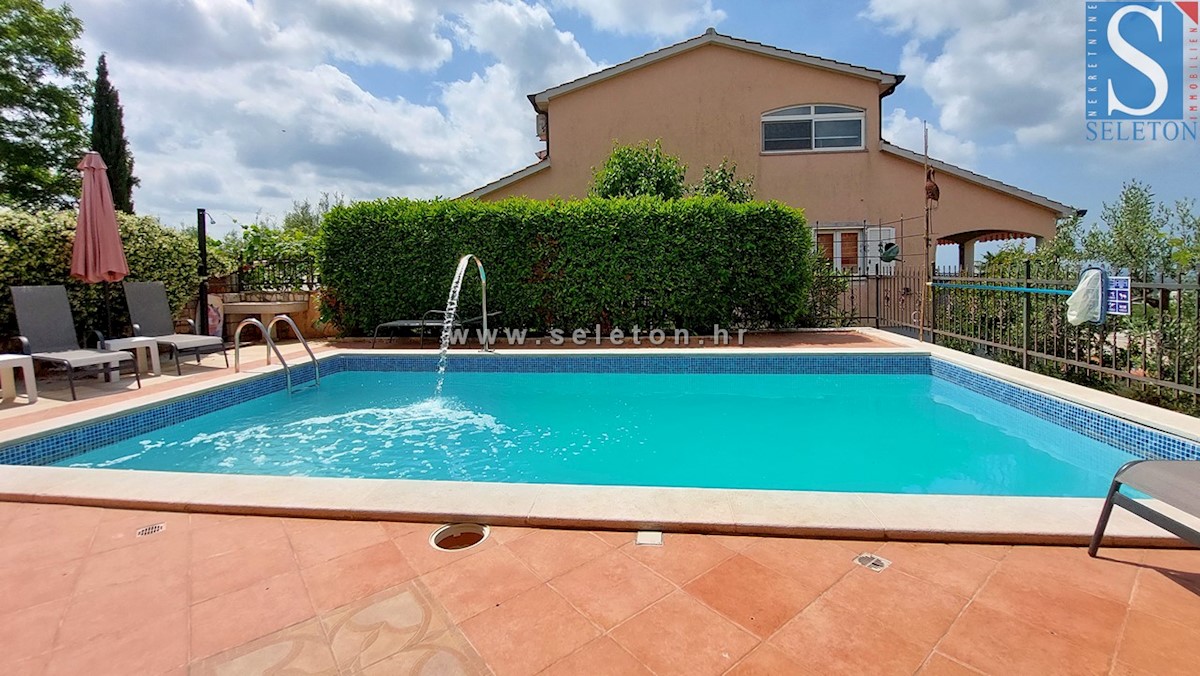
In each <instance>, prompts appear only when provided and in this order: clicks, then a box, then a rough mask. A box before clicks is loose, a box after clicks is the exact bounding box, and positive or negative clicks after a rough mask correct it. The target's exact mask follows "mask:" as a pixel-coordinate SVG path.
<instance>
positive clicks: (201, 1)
mask: <svg viewBox="0 0 1200 676" xmlns="http://www.w3.org/2000/svg"><path fill="white" fill-rule="evenodd" d="M46 2H47V4H49V5H54V4H57V3H56V2H54V1H53V0H46ZM70 4H71V6H72V8H73V9H74V11H75V12H76V14H77V15H78V16H79V17H80V18H81V19H82V20H83V22H84V27H85V34H84V39H83V47H84V49H85V51H86V53H87V58H88V60H89V63H90V64H91V67H93V68H94V64H95V60H96V59H97V58H98V57H99V55H100V54H101V53H107V55H108V62H109V69H110V77H111V79H112V81H113V83H114V85H115V86H116V87H117V88H118V90H119V91H120V95H121V102H122V104H123V105H124V109H125V127H126V131H127V135H128V137H129V141H130V145H131V148H132V151H133V155H134V158H135V161H136V165H135V174H136V175H137V176H138V177H139V178H140V179H141V186H140V187H139V188H138V189H137V190H136V192H135V194H134V200H135V206H136V209H137V211H138V212H139V213H142V214H153V215H157V216H159V217H160V218H162V220H163V221H164V222H166V223H168V224H171V225H184V224H192V223H194V222H195V210H196V208H197V207H204V208H206V209H208V211H209V213H210V214H211V215H212V216H213V217H215V218H216V224H215V226H210V228H211V229H212V230H216V232H217V234H220V233H221V232H223V231H227V230H230V229H232V228H235V227H236V224H237V223H248V222H252V221H253V220H254V219H255V218H256V216H259V217H261V216H265V215H273V216H275V217H281V216H282V214H283V213H285V212H286V211H287V210H288V209H289V208H290V206H291V205H292V202H293V201H294V200H304V199H309V200H313V201H315V200H317V199H318V198H319V197H320V195H321V194H322V193H323V192H329V193H340V194H342V195H344V196H345V197H346V198H347V199H350V200H358V199H374V198H378V197H387V196H406V197H419V198H424V197H435V196H443V197H455V196H458V195H460V194H463V193H465V192H468V191H470V190H472V189H474V188H476V187H479V186H481V185H483V184H485V183H488V182H490V181H492V180H494V179H496V178H499V177H501V176H503V175H505V174H508V173H510V172H512V171H514V170H516V169H519V168H521V167H524V166H526V165H528V164H531V163H532V162H534V161H536V158H535V156H534V153H535V152H536V151H537V150H538V149H539V148H540V147H541V144H540V142H539V141H538V140H537V139H536V138H535V135H534V134H535V129H534V116H533V111H532V108H531V107H530V105H529V102H528V100H527V99H526V94H529V93H533V92H537V91H540V90H542V89H545V88H548V87H551V86H554V85H556V84H559V83H562V82H566V81H568V80H571V79H574V78H576V77H579V76H581V75H585V74H587V73H589V72H592V71H595V70H597V69H599V68H602V67H604V66H607V65H612V64H615V63H619V62H622V61H626V60H628V59H631V58H634V57H637V56H639V55H641V54H644V53H646V52H648V51H652V50H654V49H658V48H660V47H663V46H666V45H669V44H672V43H674V42H678V41H680V40H683V39H686V38H689V37H693V36H695V35H699V34H701V33H703V32H704V30H705V28H707V27H709V26H713V27H715V28H716V29H717V30H718V31H719V32H721V33H725V34H728V35H733V36H736V37H741V38H745V39H748V40H753V41H757V42H763V43H766V44H769V45H774V46H777V47H782V48H785V49H789V50H794V51H800V52H805V53H809V54H814V55H817V56H822V57H827V58H832V59H837V60H841V61H847V62H850V63H854V64H858V65H862V66H867V67H870V68H876V69H881V70H885V71H890V72H897V73H904V74H905V75H907V79H906V80H905V82H904V83H903V84H902V85H901V86H900V87H899V89H898V90H897V91H896V93H894V94H893V95H891V96H889V97H887V98H885V99H884V102H883V110H884V130H883V135H884V137H885V138H887V139H889V140H890V141H892V142H894V143H897V144H898V145H901V146H905V147H909V148H913V149H917V150H919V149H920V146H921V125H922V121H923V120H926V121H928V123H929V125H930V154H931V155H933V156H935V157H938V158H939V159H943V160H945V161H948V162H951V163H954V164H958V165H960V166H963V167H965V168H968V169H970V170H972V171H976V172H979V173H982V174H984V175H987V176H990V177H993V178H996V179H999V180H1001V181H1004V182H1006V183H1010V184H1014V185H1017V186H1020V187H1022V188H1025V189H1028V190H1030V191H1032V192H1035V193H1038V194H1041V195H1045V196H1047V197H1050V198H1052V199H1054V200H1057V201H1059V202H1064V203H1067V204H1071V205H1073V206H1076V207H1079V208H1085V209H1088V210H1089V211H1090V212H1091V217H1090V218H1089V220H1096V217H1098V215H1099V213H1100V209H1101V205H1102V203H1103V202H1104V201H1112V200H1113V199H1114V198H1115V197H1116V195H1117V193H1118V192H1119V191H1120V189H1121V185H1122V183H1123V182H1125V181H1128V180H1129V179H1131V178H1138V179H1140V180H1142V181H1145V182H1147V183H1149V184H1150V185H1151V186H1152V187H1153V189H1154V190H1155V192H1156V193H1157V195H1158V196H1159V197H1160V198H1161V199H1163V200H1167V201H1174V200H1176V199H1181V198H1194V197H1200V187H1198V185H1197V180H1196V176H1197V173H1196V160H1197V159H1200V151H1198V149H1200V145H1197V144H1171V143H1166V142H1159V143H1149V142H1146V143H1137V144H1119V143H1096V142H1088V141H1086V140H1085V139H1084V127H1083V123H1084V117H1083V116H1084V93H1083V87H1084V84H1083V83H1084V62H1083V58H1084V49H1083V44H1084V41H1083V25H1084V2H1083V0H938V1H935V0H837V1H824V2H818V1H816V0H728V1H724V0H482V1H481V0H303V1H296V0H253V2H250V1H248V0H74V1H73V2H71V3H70ZM800 206H802V205H800Z"/></svg>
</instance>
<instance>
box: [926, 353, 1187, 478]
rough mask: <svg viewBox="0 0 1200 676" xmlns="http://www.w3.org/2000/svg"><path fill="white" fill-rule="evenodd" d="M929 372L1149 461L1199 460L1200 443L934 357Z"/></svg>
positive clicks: (936, 376) (930, 359) (931, 359)
mask: <svg viewBox="0 0 1200 676" xmlns="http://www.w3.org/2000/svg"><path fill="white" fill-rule="evenodd" d="M929 362H930V363H929V367H930V372H931V373H932V374H933V376H934V377H935V378H941V379H943V380H947V381H949V382H952V383H954V384H956V385H959V386H961V387H965V388H967V389H968V390H971V391H972V392H977V393H979V394H982V395H984V396H986V397H990V398H992V399H995V400H996V401H999V402H1001V403H1004V404H1008V405H1009V406H1012V407H1013V408H1016V409H1018V410H1021V411H1024V412H1026V413H1029V414H1030V415H1034V416H1037V417H1039V418H1041V419H1042V420H1046V421H1049V422H1052V423H1054V424H1056V425H1060V426H1062V427H1066V428H1067V429H1069V430H1072V431H1074V432H1076V433H1078V434H1082V435H1084V436H1086V437H1090V438H1092V439H1095V440H1096V441H1100V442H1103V443H1106V444H1108V445H1109V446H1114V447H1116V448H1119V449H1121V450H1122V451H1125V452H1126V453H1131V454H1133V455H1136V456H1138V457H1139V458H1147V459H1150V460H1200V444H1197V443H1195V442H1193V441H1189V440H1187V439H1182V438H1180V437H1176V436H1172V435H1169V434H1164V433H1162V432H1159V431H1157V430H1152V429H1150V428H1148V427H1144V426H1142V425H1139V424H1137V423H1133V422H1129V421H1128V420H1122V419H1120V418H1117V417H1115V416H1112V415H1109V414H1107V413H1102V412H1100V411H1096V410H1094V409H1090V408H1087V407H1085V406H1080V405H1078V404H1073V403H1071V402H1068V401H1065V400H1062V399H1059V398H1057V397H1052V396H1050V395H1047V394H1043V393H1041V392H1037V391H1035V390H1031V389H1028V388H1025V387H1021V386H1019V385H1013V384H1011V383H1008V382H1006V381H1004V380H1000V379H999V378H994V377H992V376H988V375H985V374H983V373H979V372H978V371H973V370H971V369H968V368H963V367H961V366H958V365H956V364H952V363H950V362H948V361H943V360H941V359H938V358H936V357H930V358H929Z"/></svg>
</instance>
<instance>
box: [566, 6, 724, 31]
mask: <svg viewBox="0 0 1200 676" xmlns="http://www.w3.org/2000/svg"><path fill="white" fill-rule="evenodd" d="M554 4H555V6H558V7H570V8H571V9H574V10H576V11H578V12H580V13H582V14H583V15H585V16H587V17H588V19H590V20H591V22H592V23H593V24H594V25H595V26H596V27H597V28H599V29H601V30H606V31H612V32H614V33H621V34H624V35H654V36H658V37H679V36H682V35H685V34H686V33H688V32H689V31H697V30H698V29H703V28H705V27H707V26H716V25H717V24H719V23H721V22H722V21H724V20H725V12H723V11H721V10H719V9H713V6H712V0H650V1H647V0H554Z"/></svg>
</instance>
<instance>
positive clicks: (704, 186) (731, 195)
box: [689, 158, 754, 204]
mask: <svg viewBox="0 0 1200 676" xmlns="http://www.w3.org/2000/svg"><path fill="white" fill-rule="evenodd" d="M689 192H690V193H691V194H693V195H696V196H698V197H716V196H717V195H724V196H725V199H727V200H729V201H730V202H734V203H737V204H740V203H742V202H750V201H752V200H753V199H754V177H753V176H751V177H749V178H738V177H737V164H734V163H733V162H731V161H730V160H729V158H725V159H723V160H721V164H719V165H717V167H716V168H715V169H714V168H713V167H704V176H702V177H701V178H700V181H699V182H698V183H697V184H696V185H695V186H693V187H692V189H691V190H690V191H689Z"/></svg>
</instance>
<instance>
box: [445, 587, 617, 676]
mask: <svg viewBox="0 0 1200 676" xmlns="http://www.w3.org/2000/svg"><path fill="white" fill-rule="evenodd" d="M460 626H461V628H462V631H463V633H464V634H466V636H467V638H468V639H469V640H470V641H471V644H472V645H473V646H475V649H476V650H478V651H479V654H480V655H481V656H482V657H483V659H484V660H485V661H486V662H487V664H488V666H490V667H491V668H492V671H494V672H495V673H496V676H525V675H531V674H536V673H538V672H539V671H541V670H543V669H545V668H546V667H548V666H550V665H551V664H553V663H554V662H557V661H558V660H560V659H562V658H564V657H566V656H567V655H570V654H571V653H573V652H575V650H576V649H578V648H579V647H581V646H583V645H584V644H586V643H588V642H589V641H591V640H592V639H594V638H596V637H597V636H599V635H600V630H599V629H597V628H596V626H595V625H593V624H592V623H591V622H588V620H587V618H585V617H584V616H583V615H581V614H579V612H578V611H576V610H575V609H574V608H572V607H571V604H569V603H567V601H566V599H564V598H563V597H562V596H560V595H559V594H558V592H556V591H554V590H553V589H551V588H549V587H547V586H546V585H538V586H537V587H534V588H533V589H530V590H529V591H526V592H524V593H522V594H520V595H518V596H516V597H514V598H512V599H510V600H508V601H505V602H503V603H500V604H499V605H497V606H496V607H494V608H489V609H487V610H485V611H483V612H481V613H479V614H478V615H475V616H474V617H472V618H470V619H469V620H466V621H465V622H463V623H462V624H461V625H460Z"/></svg>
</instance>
